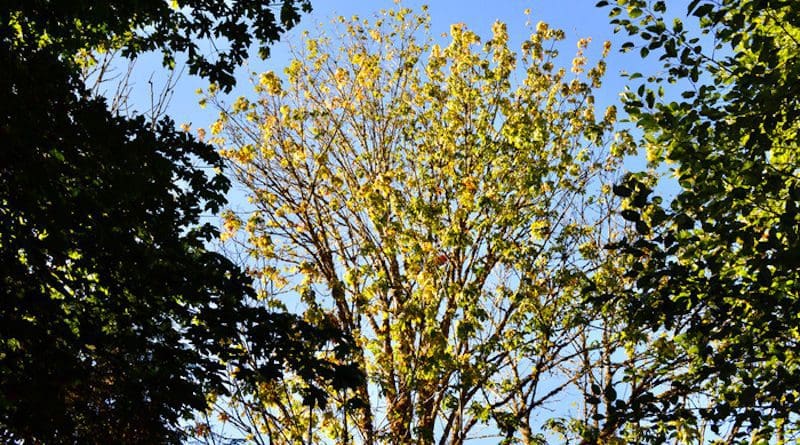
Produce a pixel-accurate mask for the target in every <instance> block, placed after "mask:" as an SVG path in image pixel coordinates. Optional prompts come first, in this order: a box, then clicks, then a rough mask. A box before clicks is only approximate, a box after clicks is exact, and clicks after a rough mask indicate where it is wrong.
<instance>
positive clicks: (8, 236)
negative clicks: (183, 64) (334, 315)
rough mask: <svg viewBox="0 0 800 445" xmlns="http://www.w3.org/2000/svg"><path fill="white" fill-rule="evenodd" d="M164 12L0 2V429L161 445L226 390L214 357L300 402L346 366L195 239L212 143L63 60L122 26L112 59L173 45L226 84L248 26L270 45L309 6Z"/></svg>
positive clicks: (223, 183) (211, 182) (208, 201)
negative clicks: (287, 375)
mask: <svg viewBox="0 0 800 445" xmlns="http://www.w3.org/2000/svg"><path fill="white" fill-rule="evenodd" d="M298 5H299V6H298ZM181 6H184V8H183V9H180V10H173V9H170V8H169V6H168V4H167V3H165V2H162V1H160V0H156V1H146V2H112V3H104V2H91V3H86V2H61V1H18V2H12V3H11V4H10V5H9V4H8V3H6V5H5V6H4V9H3V10H2V11H0V23H2V25H0V64H2V66H3V69H2V71H0V137H2V140H3V145H2V147H3V148H2V150H0V280H2V286H1V287H0V334H1V335H0V339H1V340H0V438H2V440H4V441H9V442H13V441H25V442H26V443H28V442H31V441H32V442H36V443H39V442H44V443H166V442H178V441H179V440H180V439H181V438H182V436H183V434H182V432H181V429H180V425H179V422H180V420H181V418H185V417H188V416H189V415H190V414H191V413H192V410H204V409H206V407H207V401H206V394H207V393H208V392H211V391H213V392H214V393H219V394H226V393H227V389H226V388H225V387H223V385H222V383H223V380H222V376H223V374H224V373H225V372H226V369H225V367H224V365H227V366H231V365H236V366H238V368H239V369H240V372H241V375H242V381H243V382H245V383H246V384H257V383H258V382H261V381H268V380H271V379H276V378H279V377H280V376H281V374H282V372H283V369H284V368H285V367H291V368H293V369H295V370H297V373H298V374H299V375H301V376H302V377H303V378H304V379H306V380H307V381H308V382H309V385H308V389H307V390H306V392H307V393H308V394H310V396H309V397H312V396H314V395H315V394H317V393H318V391H317V392H315V391H314V388H315V386H314V384H313V382H314V381H320V382H324V384H326V385H328V384H330V383H331V382H335V383H337V384H342V385H347V384H348V382H349V381H351V380H353V379H358V378H359V373H358V372H357V370H350V372H349V374H348V376H349V378H346V379H342V378H341V377H340V375H339V374H340V373H341V371H340V370H339V368H335V367H332V366H329V365H330V363H327V362H325V363H323V362H320V361H319V360H317V359H316V356H315V352H314V351H315V349H316V348H319V347H322V346H323V345H326V344H330V343H332V342H333V343H336V344H337V345H338V346H337V349H336V352H337V355H338V356H339V357H343V354H345V353H346V346H347V345H346V343H342V342H336V340H339V338H340V335H339V333H338V331H336V330H335V329H333V328H332V327H330V326H311V325H309V324H307V323H304V322H302V321H301V320H298V319H297V318H296V317H291V316H285V315H276V314H271V313H269V312H267V311H266V310H264V309H263V308H260V307H257V306H256V305H253V304H251V301H252V297H254V293H253V290H252V288H251V287H250V278H248V277H246V276H245V274H244V273H243V272H242V271H241V270H240V269H239V268H238V267H237V266H236V265H234V264H233V263H232V262H231V261H229V260H228V259H226V258H224V257H223V256H222V255H220V254H218V253H216V252H213V251H209V250H208V248H207V244H208V242H209V241H211V240H213V239H215V238H216V236H217V235H218V233H217V230H216V229H215V228H214V227H213V226H212V225H211V224H210V223H201V218H202V217H203V215H204V214H213V213H216V212H217V211H218V210H219V209H220V206H222V205H223V204H224V202H225V193H226V192H227V191H228V189H229V187H230V183H229V181H228V180H227V179H226V178H225V177H224V176H223V175H222V173H221V169H222V167H223V163H222V160H221V158H220V157H219V155H218V154H217V153H216V152H215V150H214V149H213V148H212V147H211V146H209V145H207V144H205V143H202V142H199V141H197V140H195V139H194V138H193V137H192V136H190V135H189V134H188V133H184V132H180V131H176V130H175V128H174V124H173V122H172V121H170V120H168V119H165V120H162V121H160V122H158V123H157V125H155V126H152V125H151V124H150V123H149V122H148V123H146V122H145V119H144V118H143V117H133V118H128V117H121V116H117V115H114V114H112V113H111V112H109V111H108V108H107V105H106V103H105V101H104V100H103V99H101V98H92V97H90V94H89V93H88V92H87V91H86V89H85V85H83V83H82V81H80V80H79V78H78V76H77V70H76V67H75V66H74V64H73V63H72V58H71V56H72V55H73V54H75V53H76V52H77V51H80V50H87V51H91V50H92V49H94V48H95V47H97V46H98V45H102V44H104V43H103V42H105V41H110V40H112V39H119V38H122V40H118V41H117V44H118V45H121V46H122V47H123V48H125V49H126V51H127V54H130V55H132V54H135V53H138V52H140V51H143V50H150V49H160V50H162V51H163V52H164V53H165V54H166V55H168V56H170V57H171V56H172V55H173V54H175V53H180V52H186V53H187V54H188V59H189V61H188V63H189V66H190V67H191V69H192V70H194V71H195V72H197V73H199V74H200V75H202V76H205V77H208V78H209V79H211V80H213V81H217V82H219V83H220V84H221V85H223V86H227V87H230V86H231V85H232V84H233V78H232V77H231V76H230V74H231V71H232V69H233V67H235V66H236V65H237V64H239V63H240V62H241V61H242V58H243V57H244V55H245V52H244V51H245V50H246V49H247V46H248V45H249V43H250V40H251V38H253V37H255V38H257V39H259V40H260V41H263V42H264V43H265V44H266V43H268V42H270V41H273V40H275V39H276V38H277V37H278V35H279V33H280V32H281V31H282V30H283V29H284V28H286V27H290V26H292V25H293V24H294V23H295V22H296V20H297V17H298V15H297V14H298V12H299V10H298V7H302V8H304V9H308V8H309V4H308V2H305V1H303V2H293V1H285V2H283V3H282V7H281V13H280V19H278V18H275V17H274V16H273V15H271V12H270V13H268V12H269V11H271V10H272V8H273V7H274V5H273V4H265V3H262V2H255V1H238V2H223V1H214V2H206V1H203V2H201V1H191V2H187V3H186V4H182V5H181ZM211 17H213V19H211ZM209 20H211V21H209ZM137 29H138V31H137V32H133V33H130V32H131V31H132V30H133V31H135V30H137ZM208 33H211V34H214V35H218V36H222V37H225V38H227V39H228V40H229V42H230V45H231V46H230V50H229V51H228V52H227V53H225V54H223V56H221V58H220V59H219V60H218V61H216V62H209V61H208V60H206V58H205V57H204V56H203V55H201V54H199V53H198V52H197V48H196V43H195V42H196V41H195V38H196V37H204V36H206V35H208ZM243 345H248V348H249V351H248V356H247V360H244V359H243V358H242V356H241V351H242V349H243ZM223 364H224V365H223ZM337 379H338V380H337Z"/></svg>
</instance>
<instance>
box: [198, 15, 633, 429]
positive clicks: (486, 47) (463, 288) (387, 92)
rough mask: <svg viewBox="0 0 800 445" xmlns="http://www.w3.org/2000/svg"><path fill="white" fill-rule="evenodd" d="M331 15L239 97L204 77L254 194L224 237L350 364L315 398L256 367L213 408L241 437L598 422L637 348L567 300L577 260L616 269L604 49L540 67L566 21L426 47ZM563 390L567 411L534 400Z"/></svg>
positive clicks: (586, 272)
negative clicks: (249, 381) (348, 377)
mask: <svg viewBox="0 0 800 445" xmlns="http://www.w3.org/2000/svg"><path fill="white" fill-rule="evenodd" d="M340 26H341V28H340V29H341V30H342V32H341V34H342V36H343V37H342V40H336V41H334V40H331V39H329V38H326V37H320V38H311V37H309V36H306V38H305V41H304V49H301V50H298V53H297V54H296V59H295V60H293V61H292V62H291V63H290V64H289V66H288V67H287V68H286V70H285V77H283V78H282V77H281V76H279V75H278V74H276V73H274V72H265V73H263V74H260V75H255V76H254V79H253V81H254V88H255V92H256V94H255V97H254V98H250V99H248V98H245V97H242V98H239V99H238V100H236V102H235V103H233V104H232V105H231V106H230V107H226V106H225V105H224V104H223V103H222V102H221V101H220V100H219V99H218V98H217V97H216V96H215V94H214V93H215V91H214V90H213V89H212V90H211V91H209V100H210V101H212V102H214V101H216V103H217V104H218V105H219V106H220V107H221V109H222V112H221V114H220V119H219V121H218V122H216V123H215V124H214V125H212V127H211V131H212V133H213V134H214V135H215V141H214V142H216V143H217V144H219V145H220V146H221V147H222V152H223V154H224V156H225V157H227V158H228V159H229V160H230V161H231V162H232V164H233V168H234V172H235V176H236V179H237V180H238V181H239V183H240V184H242V186H244V188H245V190H246V191H247V195H248V200H249V201H250V202H251V203H252V205H253V207H254V208H253V209H252V212H244V214H243V213H242V212H238V211H233V210H231V211H228V212H226V214H225V215H224V217H225V231H224V232H223V237H225V238H228V239H229V240H230V241H231V242H238V243H239V244H240V245H241V247H242V248H243V249H244V252H245V253H247V254H248V255H250V256H251V258H252V262H251V266H250V269H251V272H252V273H253V275H254V276H255V277H257V278H258V279H260V280H261V282H262V283H263V288H262V290H261V293H262V298H264V299H265V300H267V301H270V302H271V304H273V305H275V306H276V307H299V308H300V309H299V310H300V311H302V313H303V317H304V318H305V319H306V320H308V321H310V322H312V323H313V322H316V321H317V320H332V322H333V323H334V324H336V325H337V326H338V327H340V328H341V329H343V330H344V331H346V332H348V333H350V334H351V335H352V336H353V337H354V339H355V342H356V344H357V345H358V346H359V349H360V354H359V356H358V358H357V361H356V363H357V365H358V366H359V368H361V369H363V370H364V372H365V373H366V376H367V381H365V382H364V383H363V384H362V385H361V386H360V387H358V388H357V389H356V390H355V391H350V392H348V391H342V392H339V393H338V394H334V395H333V397H332V403H331V404H328V405H326V406H322V407H319V406H314V405H313V404H312V405H311V406H309V404H307V403H306V404H304V403H301V402H300V401H298V400H296V399H294V398H293V397H291V396H287V394H286V392H285V389H286V388H287V387H290V385H291V382H276V384H273V385H265V386H264V387H261V388H258V389H257V390H255V391H253V392H251V393H249V394H243V395H242V396H241V397H240V398H238V399H235V400H233V401H232V403H231V406H230V408H228V409H226V407H224V406H223V407H220V409H221V412H220V416H221V418H223V419H234V420H232V422H233V423H234V426H238V427H240V428H242V429H246V430H247V431H248V432H250V433H251V434H253V435H254V438H255V440H256V441H257V442H258V443H296V442H298V441H303V442H305V443H319V442H323V441H325V440H331V441H336V442H337V443H342V442H348V441H349V440H350V434H351V430H350V429H351V428H352V429H354V430H355V431H356V437H357V438H359V439H360V440H361V441H362V442H363V443H368V444H372V443H411V442H419V443H434V441H436V442H438V443H453V444H459V443H464V441H466V440H467V439H468V438H470V437H473V436H474V435H475V434H476V432H477V431H479V430H481V429H482V428H484V427H488V428H490V430H489V431H490V432H489V433H487V434H494V435H497V436H499V438H500V439H502V440H504V442H505V443H512V442H514V443H516V442H517V441H521V442H522V443H526V444H531V443H540V442H541V441H542V440H544V437H545V436H544V435H543V434H544V433H543V431H546V430H548V429H549V431H551V432H550V433H548V434H555V432H562V433H563V434H565V435H568V436H570V437H571V436H578V437H580V436H585V437H591V436H593V435H594V436H596V435H597V434H598V431H597V428H596V426H595V423H596V422H595V421H596V420H597V419H600V418H602V416H603V412H604V411H608V410H609V408H607V405H608V404H613V403H617V402H621V403H623V404H624V401H619V400H618V396H617V395H616V391H615V389H614V387H615V385H616V384H617V383H621V381H620V380H619V375H618V373H621V370H622V369H624V368H626V367H629V366H632V364H634V363H635V362H636V360H638V358H637V356H638V354H639V352H637V351H630V354H629V355H626V353H625V351H621V349H620V348H621V343H619V341H618V340H617V339H616V337H615V335H616V332H615V331H614V327H615V324H614V321H613V314H611V313H606V314H597V313H590V312H586V311H585V309H586V308H585V307H584V306H583V305H582V291H583V289H584V287H586V286H587V285H588V284H589V283H590V277H593V278H594V281H595V283H596V286H595V290H594V291H592V292H611V290H610V289H612V288H613V287H614V286H617V285H619V283H620V282H621V281H620V279H619V275H618V274H617V271H618V270H619V268H620V264H618V263H615V260H614V259H613V258H609V257H608V256H607V255H606V254H605V253H604V252H603V250H602V249H601V246H603V245H604V244H605V243H606V242H609V241H610V240H614V239H616V238H617V237H618V236H619V235H620V233H621V231H623V230H624V227H623V226H622V225H621V224H620V220H619V219H618V218H616V217H615V216H614V215H615V212H614V208H615V207H614V206H615V204H614V203H615V201H614V199H613V196H612V195H611V194H610V191H609V189H608V186H607V185H606V186H605V187H604V186H603V184H607V181H610V177H611V176H612V175H613V173H614V172H615V171H616V170H617V169H618V168H619V167H620V162H621V158H622V156H623V154H624V153H625V152H626V150H628V149H629V148H630V147H629V142H630V137H629V136H627V135H625V134H621V135H619V140H618V141H617V142H612V133H611V130H612V126H613V123H614V121H615V110H614V108H613V107H612V108H609V109H608V110H605V113H604V114H603V116H602V117H600V118H598V117H596V115H595V114H596V110H595V107H594V97H593V89H594V88H597V87H599V86H600V83H601V78H602V76H603V74H604V70H605V63H604V61H603V60H602V59H600V60H598V61H597V62H596V64H594V65H592V66H587V65H588V62H587V58H586V57H585V56H584V51H585V50H586V48H587V46H588V43H589V41H588V39H584V40H581V41H580V42H579V43H578V54H577V56H576V57H575V59H574V61H573V65H572V74H571V75H570V74H568V73H567V70H566V69H563V68H562V69H559V68H556V67H555V61H556V57H557V54H558V50H557V45H556V44H557V42H558V41H559V40H561V39H563V38H564V36H563V33H562V32H561V31H559V30H556V29H553V28H550V27H549V26H547V25H546V24H544V23H540V24H538V25H537V26H536V29H535V30H534V31H533V34H532V35H531V37H530V39H528V40H526V41H525V42H524V43H523V44H522V51H521V52H520V53H515V52H513V51H512V50H510V49H509V47H508V35H507V33H506V28H505V25H503V24H502V23H496V24H495V25H494V26H493V35H492V37H491V39H489V40H487V41H486V43H485V44H483V45H481V44H480V39H479V38H478V36H477V35H476V34H475V33H473V32H471V31H469V30H467V29H466V28H465V27H464V26H462V25H453V26H452V28H451V32H450V42H449V44H448V45H447V46H446V47H441V46H439V45H436V44H433V43H432V41H431V40H430V38H429V37H427V35H426V30H427V26H428V20H427V18H426V17H425V16H424V15H423V16H418V15H415V14H413V13H411V11H409V10H408V9H399V10H396V11H388V12H384V13H383V14H382V15H381V16H379V17H378V18H376V19H375V20H374V21H368V20H364V21H362V20H361V19H358V18H354V19H353V20H351V21H347V20H344V19H341V20H340ZM604 51H608V45H606V47H605V49H604ZM516 74H519V75H521V79H520V81H519V84H518V85H514V82H513V77H514V76H515V75H516ZM590 321H591V322H593V323H590ZM621 356H622V357H625V359H624V360H622V361H619V358H620V357H621ZM606 365H607V366H606ZM598 377H602V380H598ZM594 388H597V389H596V390H595V389H594ZM568 394H569V395H571V396H573V397H574V400H575V401H576V402H577V403H578V404H579V407H580V409H581V410H582V411H581V412H580V413H576V414H574V415H569V414H567V415H565V417H566V418H567V419H565V420H563V421H560V420H558V419H551V417H553V416H550V415H548V414H547V413H546V412H544V411H543V410H542V408H543V407H547V406H549V404H551V403H554V401H555V400H556V399H557V398H558V397H561V396H566V395H568ZM623 398H624V396H623V395H622V393H620V395H619V399H623ZM315 408H316V409H315ZM593 417H594V419H595V420H593V419H592V418H593ZM383 418H385V421H384V420H382V419H383ZM257 431H258V432H260V434H259V433H256V432H257ZM612 432H619V430H618V429H614V430H613V431H612ZM609 434H610V433H609Z"/></svg>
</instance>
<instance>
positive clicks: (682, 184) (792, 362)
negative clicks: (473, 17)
mask: <svg viewBox="0 0 800 445" xmlns="http://www.w3.org/2000/svg"><path fill="white" fill-rule="evenodd" d="M606 3H607V2H601V4H606ZM679 12H682V11H679ZM669 14H674V12H672V11H671V10H670V11H668V10H667V2H663V1H656V2H644V1H619V2H617V3H616V5H614V6H613V8H612V9H611V16H612V17H614V19H613V20H612V23H614V24H615V25H617V27H618V29H620V30H622V31H624V32H626V33H627V34H628V35H630V36H633V37H634V39H633V40H632V41H631V42H629V43H627V44H626V47H627V48H630V49H634V48H636V49H638V51H640V53H641V55H642V56H643V57H645V58H646V59H648V60H650V59H655V58H657V59H658V60H659V61H661V63H662V64H663V71H662V72H661V73H656V74H655V75H653V76H652V77H650V78H649V79H647V81H646V82H644V83H642V84H641V85H640V86H638V88H637V86H636V85H633V86H632V87H631V88H632V89H631V91H630V92H629V93H628V94H627V95H626V96H625V108H626V110H627V112H628V113H629V114H630V116H631V119H632V121H633V122H635V123H636V124H637V125H638V126H639V127H640V128H641V129H642V130H643V132H644V136H643V140H642V146H643V147H644V148H645V149H646V150H647V155H648V158H649V160H650V161H651V163H653V164H654V165H657V164H660V163H664V162H666V163H667V165H670V166H672V171H673V173H674V176H675V178H676V179H677V183H678V184H677V185H678V187H679V191H678V193H677V196H675V198H674V199H672V200H671V201H670V202H665V201H664V200H662V199H661V198H660V197H652V198H650V197H649V195H650V194H651V186H652V184H653V181H652V179H650V178H647V177H646V176H644V175H641V174H635V175H631V176H630V177H629V179H628V181H626V182H625V183H623V184H621V185H620V186H619V187H617V189H616V191H617V193H618V194H620V195H621V196H624V197H626V198H627V201H628V206H629V210H628V211H627V213H626V217H627V218H629V219H631V220H632V221H635V222H636V224H637V227H638V228H639V235H638V236H636V237H633V238H631V239H628V240H627V242H625V243H621V244H620V245H619V246H617V247H619V248H621V249H622V251H623V252H626V253H628V254H629V255H631V256H632V258H635V260H636V264H637V266H636V267H635V268H633V269H631V271H630V276H631V278H633V279H635V286H633V287H632V288H631V289H630V293H629V294H628V296H627V297H626V298H627V301H628V304H627V307H628V308H629V312H628V313H629V314H630V315H631V318H630V319H629V322H630V326H635V327H636V328H637V329H638V328H640V327H642V326H646V327H648V328H649V329H650V330H651V332H653V333H661V334H664V335H668V336H669V338H671V339H672V341H673V343H672V345H671V347H669V348H664V349H663V351H662V356H661V359H660V360H659V362H658V364H657V367H658V368H659V370H660V371H659V372H660V373H663V374H664V375H667V376H669V379H670V382H671V389H670V390H669V391H667V392H665V393H663V394H661V396H660V397H653V394H648V395H645V396H646V397H648V402H647V403H645V404H643V405H642V410H641V411H639V412H636V413H632V414H633V415H634V416H633V417H634V418H646V419H649V420H650V421H654V422H657V423H658V424H659V425H661V426H662V427H664V429H663V430H661V431H660V432H658V433H655V434H653V435H652V437H651V440H652V441H653V442H655V443H661V442H662V441H663V440H666V438H667V437H672V438H675V437H677V438H679V439H680V440H683V441H695V440H702V439H701V438H702V437H703V434H704V433H703V428H702V425H708V428H710V430H711V431H712V432H713V434H715V435H719V437H722V438H723V439H725V440H727V442H726V443H761V442H759V441H762V440H763V441H768V440H770V439H771V438H775V439H776V440H777V443H788V441H789V440H791V439H790V438H791V437H794V435H796V433H797V424H796V419H797V414H798V408H799V407H800V405H798V395H800V393H798V391H800V386H798V382H800V379H799V377H800V367H798V364H797V359H796V357H797V347H798V340H799V339H800V338H799V337H798V331H797V314H798V310H800V294H799V293H798V291H800V288H798V272H799V271H798V264H800V262H798V259H800V257H798V252H800V250H798V247H800V246H798V239H800V238H798V227H800V216H799V214H798V202H799V200H800V188H798V187H799V186H800V183H799V182H798V181H800V176H798V173H799V172H798V154H799V153H800V150H799V149H798V144H797V131H798V110H799V108H798V97H800V96H798V94H797V93H798V88H800V83H798V81H797V78H798V77H797V76H798V73H800V59H798V54H800V47H799V46H798V45H799V43H798V42H800V21H798V19H799V18H800V5H798V3H797V2H791V1H789V2H787V1H756V0H753V1H750V0H747V1H727V0H726V1H720V2H709V1H697V0H695V1H692V2H690V4H689V5H688V7H687V10H686V11H685V14H684V15H683V16H682V17H681V18H675V19H673V20H671V22H670V20H669V19H667V17H669V16H670V15H669ZM687 17H688V19H687ZM693 19H696V20H697V25H694V24H692V23H688V22H687V24H684V20H693ZM636 77H638V75H636V76H634V75H632V76H631V77H630V79H631V81H632V82H633V81H634V79H635V78H636ZM673 85H679V86H680V87H679V88H682V89H681V90H679V91H678V92H679V93H680V97H678V98H677V99H667V97H669V92H670V91H675V89H676V87H675V86H673ZM665 91H666V92H667V93H666V95H665V94H664V92H665ZM675 96H676V97H677V96H678V94H677V93H675ZM681 357H684V358H688V360H689V362H688V364H686V365H685V366H676V364H675V360H678V359H680V358H681ZM764 443H766V442H764ZM771 443H772V442H771Z"/></svg>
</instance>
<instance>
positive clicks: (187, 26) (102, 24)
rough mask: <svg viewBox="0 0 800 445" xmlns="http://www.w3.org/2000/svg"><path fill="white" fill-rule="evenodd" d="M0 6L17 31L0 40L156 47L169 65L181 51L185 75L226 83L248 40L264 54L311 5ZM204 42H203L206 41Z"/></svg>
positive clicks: (144, 1) (74, 47)
mask: <svg viewBox="0 0 800 445" xmlns="http://www.w3.org/2000/svg"><path fill="white" fill-rule="evenodd" d="M4 8H5V10H3V11H0V23H2V24H3V26H4V27H6V26H7V24H9V23H13V22H17V23H19V29H18V31H17V30H15V29H13V28H11V27H7V28H6V29H5V30H4V32H3V35H2V36H0V37H2V38H4V39H9V38H10V39H12V40H13V39H17V40H19V39H21V40H23V41H24V42H25V43H27V44H29V45H36V44H37V43H38V42H39V40H40V39H41V38H42V36H44V35H47V36H48V38H47V41H48V42H49V46H51V47H53V48H55V51H58V52H61V53H62V54H66V55H72V54H74V53H75V52H77V51H78V50H81V49H91V48H95V47H97V46H98V45H112V44H116V45H122V47H123V55H126V56H133V55H136V54H138V53H141V52H144V51H153V50H157V51H161V52H162V53H163V54H164V62H165V63H166V64H171V63H173V62H174V57H175V55H177V54H181V53H183V54H185V55H186V56H187V58H188V60H187V65H188V66H189V72H190V73H191V74H197V75H200V76H202V77H205V78H208V80H210V81H211V82H215V83H219V84H220V86H222V87H223V88H225V89H226V90H227V89H230V88H231V87H232V86H233V84H234V83H235V79H234V78H233V70H234V69H235V68H236V67H237V66H239V65H240V64H241V63H242V61H244V59H245V58H246V57H247V53H248V49H249V47H250V45H251V44H252V43H254V41H256V42H260V46H259V54H260V55H261V56H262V57H267V56H268V55H269V44H271V43H274V42H275V41H277V40H278V38H279V37H280V35H281V33H283V32H284V31H286V30H287V29H289V28H291V27H292V26H294V25H295V24H297V22H298V21H299V20H300V13H301V11H302V12H309V11H311V3H310V2H309V1H308V0H280V1H279V2H277V3H276V2H271V1H254V0H232V1H218V0H213V1H210V0H177V1H175V2H174V4H170V2H169V1H166V0H131V1H109V2H95V1H91V2H86V1H65V0H9V1H7V2H4ZM208 40H212V41H213V42H214V47H215V48H216V49H217V51H218V52H217V55H216V59H209V58H208V56H207V55H206V54H204V53H203V51H201V50H200V46H199V45H201V44H202V43H203V42H206V41H208ZM206 43H207V42H206Z"/></svg>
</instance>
